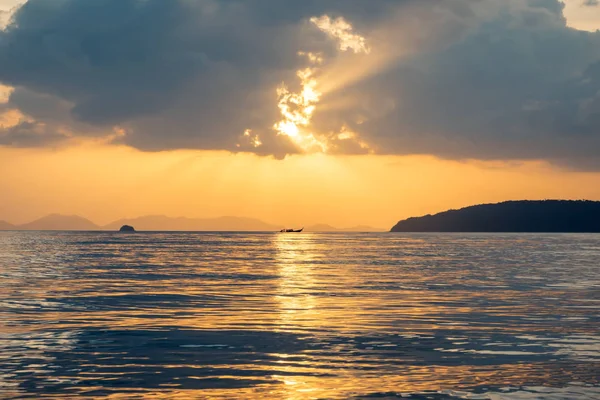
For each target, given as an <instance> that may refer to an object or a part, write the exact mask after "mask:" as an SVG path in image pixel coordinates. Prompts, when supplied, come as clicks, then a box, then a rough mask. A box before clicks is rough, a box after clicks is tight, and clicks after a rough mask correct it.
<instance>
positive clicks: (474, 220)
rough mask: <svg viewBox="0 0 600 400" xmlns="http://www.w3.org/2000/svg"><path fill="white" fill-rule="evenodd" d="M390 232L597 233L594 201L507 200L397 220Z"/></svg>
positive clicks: (599, 220) (599, 213)
mask: <svg viewBox="0 0 600 400" xmlns="http://www.w3.org/2000/svg"><path fill="white" fill-rule="evenodd" d="M392 232H565V233H566V232H600V202H598V201H567V200H544V201H507V202H504V203H498V204H482V205H477V206H472V207H467V208H463V209H460V210H450V211H446V212H442V213H439V214H436V215H426V216H424V217H419V218H409V219H406V220H404V221H400V222H398V224H396V226H394V227H393V228H392Z"/></svg>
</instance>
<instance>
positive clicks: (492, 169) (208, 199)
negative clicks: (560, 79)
mask: <svg viewBox="0 0 600 400" xmlns="http://www.w3.org/2000/svg"><path fill="white" fill-rule="evenodd" d="M0 170H1V171H2V174H0V193H2V196H0V219H2V220H7V221H9V222H13V223H22V222H26V221H29V220H32V219H34V218H37V217H40V216H43V215H45V214H48V213H62V214H79V215H82V216H85V217H88V218H90V219H91V220H93V221H94V222H97V223H101V224H103V223H108V222H111V221H112V220H116V219H118V218H121V217H136V216H141V215H148V214H165V215H169V216H188V217H216V216H222V215H235V216H247V217H256V218H260V219H263V220H265V221H266V222H271V223H276V224H284V225H290V226H301V225H310V224H313V223H329V224H332V225H334V226H339V227H347V226H352V225H357V224H368V225H372V226H375V227H381V228H389V227H391V226H392V225H393V224H394V223H395V222H397V220H398V219H401V218H405V217H409V216H414V215H421V214H424V213H431V212H437V211H443V210H445V209H448V208H453V207H462V206H467V205H471V204H475V203H481V202H496V201H501V200H507V199H544V198H565V199H580V198H586V199H596V200H600V185H598V183H599V182H600V174H598V173H582V172H569V171H564V170H560V169H557V168H556V167H552V166H549V165H547V164H545V163H542V162H526V163H515V162H511V163H503V162H490V163H484V162H479V161H472V162H466V161H465V162H457V161H443V160H438V159H435V158H432V157H424V156H410V157H399V156H393V157H387V156H372V155H369V156H343V157H342V156H326V155H310V156H294V157H288V158H287V159H285V160H275V159H272V158H267V157H258V156H255V155H248V154H238V155H233V154H229V153H226V152H218V153H217V152H200V151H177V152H161V153H144V152H140V151H137V150H133V149H130V148H126V147H114V146H110V147H108V146H102V145H82V146H80V147H70V148H65V149H55V150H50V149H43V150H42V149H39V150H32V149H27V150H25V149H0Z"/></svg>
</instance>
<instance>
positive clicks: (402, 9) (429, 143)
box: [0, 0, 600, 168]
mask: <svg viewBox="0 0 600 400" xmlns="http://www.w3.org/2000/svg"><path fill="white" fill-rule="evenodd" d="M562 10H563V5H562V3H561V2H559V1H558V0H506V1H502V2H499V1H497V0H479V1H476V2H474V1H471V0H448V1H439V0H437V1H436V0H419V1H417V0H373V1H369V2H365V1H364V0H306V1H302V2H298V1H295V0H244V1H242V0H201V1H188V0H171V1H163V0H143V1H142V0H97V1H93V2H91V1H85V0H55V1H52V2H49V1H45V0H29V1H28V2H27V3H26V4H25V5H23V6H22V7H21V8H20V9H19V10H18V11H17V12H16V14H14V16H13V18H12V23H11V24H9V25H8V27H7V28H6V29H5V30H3V31H1V32H0V82H2V83H3V84H5V85H10V86H12V87H15V88H16V90H15V91H14V92H13V94H12V95H11V96H10V98H9V100H8V103H7V104H6V105H5V106H4V108H5V109H11V110H19V112H21V113H22V114H23V115H25V116H27V118H28V121H29V122H28V123H30V124H40V125H39V126H44V129H40V128H39V127H38V128H36V129H37V130H35V131H36V133H35V134H36V135H38V136H35V138H40V137H44V136H48V138H50V139H52V140H58V138H63V139H64V138H65V137H66V138H67V139H68V138H70V137H78V136H86V137H111V138H113V139H114V140H115V141H118V142H121V143H125V144H127V145H130V146H134V147H136V148H139V149H142V150H148V151H158V150H165V149H179V148H194V149H211V150H214V149H219V150H229V151H250V152H256V153H258V154H261V155H275V156H277V157H282V156H284V155H285V154H291V153H296V152H303V151H306V150H307V148H309V147H310V149H311V151H312V150H314V148H317V149H322V148H323V146H304V147H303V146H301V145H299V144H300V143H301V142H299V141H297V140H296V141H295V140H293V138H292V137H290V136H289V135H282V134H278V130H277V129H275V127H276V126H277V125H276V124H277V123H278V122H280V121H281V109H280V106H281V94H282V92H281V88H282V83H284V84H285V87H286V88H287V90H288V92H287V93H288V94H294V93H302V90H303V87H304V88H306V80H304V81H303V78H302V77H301V76H299V75H298V72H299V71H306V69H307V68H309V69H310V71H311V74H312V75H311V79H312V78H314V79H315V84H314V89H315V90H316V91H318V92H319V94H320V96H319V98H318V101H316V102H309V103H310V104H309V103H307V104H305V105H304V107H313V106H314V110H313V109H308V112H309V113H310V120H309V123H308V124H307V126H306V127H304V128H303V129H306V134H307V135H313V136H314V137H315V138H316V139H317V140H318V141H319V142H320V141H323V140H324V141H326V142H327V146H325V147H326V148H327V151H328V152H332V153H365V152H376V153H381V154H433V155H437V156H441V157H447V158H475V159H529V158H535V159H547V160H550V161H553V162H557V163H561V164H565V165H569V166H576V167H577V166H580V167H582V168H598V167H600V156H599V155H598V154H600V130H599V129H598V128H599V127H600V125H599V123H600V99H599V98H598V96H599V95H598V93H600V72H599V71H600V67H599V65H600V64H599V62H600V46H599V45H600V33H591V32H582V31H577V30H574V29H572V28H569V27H567V26H566V21H565V18H564V16H563V13H562ZM311 21H312V22H311ZM309 54H310V55H312V56H313V57H317V58H318V59H319V60H320V61H319V62H318V63H316V62H315V60H316V58H314V59H312V60H311V59H309V58H307V55H309ZM278 89H279V92H278ZM304 111H307V109H305V110H304ZM280 127H281V126H280ZM31 129H32V127H31V126H23V127H21V128H19V129H17V128H14V130H19V132H21V133H19V134H17V133H14V132H11V133H10V134H9V133H7V132H6V129H5V130H4V133H2V131H0V138H2V137H3V138H4V139H0V140H1V142H0V143H2V144H4V145H11V144H13V143H17V142H20V143H23V145H25V144H26V143H27V140H21V141H18V140H16V139H15V138H17V137H21V138H27V137H30V136H31V134H29V136H28V135H27V134H26V132H29V131H30V130H31ZM115 130H118V131H119V132H121V134H119V135H116V136H115V135H114V132H115ZM248 132H250V133H248ZM9 136H10V137H11V138H12V139H11V140H8V139H7V138H8V137H9ZM52 140H50V141H52ZM65 140H66V139H65ZM36 143H43V140H40V141H38V142H36ZM259 143H260V144H259ZM319 151H320V150H319Z"/></svg>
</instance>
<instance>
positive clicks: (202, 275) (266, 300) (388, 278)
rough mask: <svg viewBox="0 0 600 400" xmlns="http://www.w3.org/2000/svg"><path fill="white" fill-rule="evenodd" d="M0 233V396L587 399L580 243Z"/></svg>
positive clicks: (592, 278) (588, 322) (592, 365)
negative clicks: (582, 385) (454, 392)
mask: <svg viewBox="0 0 600 400" xmlns="http://www.w3.org/2000/svg"><path fill="white" fill-rule="evenodd" d="M12 235H13V236H6V235H5V236H2V234H0V263H2V265H0V267H2V268H0V278H1V279H0V397H2V395H4V394H6V393H9V394H10V395H15V396H16V395H24V396H25V398H27V397H26V395H28V394H29V395H31V396H30V397H29V398H41V396H39V395H40V394H41V393H42V392H43V387H44V385H46V386H47V387H54V386H53V385H58V384H59V383H60V382H63V383H65V382H66V383H68V384H70V387H72V389H73V391H72V392H69V393H70V394H74V396H73V397H77V395H81V394H82V393H87V392H90V393H94V391H98V393H102V395H100V394H98V395H97V396H95V395H90V396H88V398H95V397H103V396H104V395H106V398H114V399H125V398H150V399H152V398H157V399H159V398H161V399H162V398H180V399H195V398H207V397H214V398H247V399H260V398H273V399H286V400H296V399H298V400H299V399H307V398H308V399H311V398H347V397H350V396H353V395H365V394H374V393H384V392H393V393H415V392H420V391H431V390H433V391H441V390H450V389H461V390H462V389H465V390H469V389H472V388H478V387H483V386H486V387H493V388H495V389H496V390H499V388H502V387H519V386H539V387H544V386H547V387H549V388H550V390H553V389H552V388H553V387H554V388H558V387H561V388H564V387H569V384H570V382H575V381H578V382H586V383H587V384H588V385H589V386H588V387H587V388H586V389H582V390H585V391H587V392H586V393H587V394H590V393H591V395H590V396H589V398H594V397H593V396H595V395H596V394H598V398H600V393H599V391H600V382H599V379H600V378H599V377H598V376H597V374H595V375H594V371H598V370H600V332H599V331H598V325H597V324H596V322H597V321H598V320H600V313H599V311H600V299H598V298H597V293H598V292H597V287H600V286H598V285H597V283H595V282H600V281H599V280H598V279H597V277H598V273H599V271H598V269H597V259H598V255H599V251H600V246H598V245H597V244H598V239H597V238H589V237H573V238H568V237H565V238H561V239H560V241H559V240H558V239H556V238H554V237H548V238H537V237H523V236H515V237H512V236H508V237H503V238H494V237H491V236H475V237H462V236H457V237H452V236H440V237H433V236H430V237H420V236H416V237H403V236H395V235H342V234H339V235H333V234H332V235H328V234H313V233H301V234H296V233H295V234H272V235H269V234H260V235H240V234H237V235H236V234H202V235H199V234H197V235H193V234H189V235H188V234H185V235H182V234H180V235H177V234H156V235H144V234H142V235H132V236H110V235H108V234H45V233H44V234H41V233H18V234H12ZM3 240H4V242H3ZM582 243H583V244H582ZM583 247H585V248H583ZM565 254H568V255H569V260H570V263H566V262H565ZM584 281H585V282H586V285H582V283H581V282H584ZM3 362H4V363H3ZM171 371H176V372H175V373H173V372H171ZM171 373H172V374H173V376H171V375H169V374H171ZM161 376H162V380H161V381H160V382H161V383H160V385H155V386H153V384H154V383H155V380H157V379H159V378H160V377H161ZM144 379H145V380H144ZM2 381H4V382H2ZM40 382H42V384H40V386H39V387H38V388H37V389H35V390H34V389H32V388H34V386H35V385H33V383H38V384H39V383H40ZM57 382H58V383H57ZM21 383H23V384H22V385H21ZM113 383H114V385H113ZM3 385H4V386H3ZM203 385H204V386H205V387H204V388H202V389H198V387H202V386H203ZM36 390H37V391H36ZM63 390H71V389H64V388H63ZM557 390H558V389H557ZM28 391H30V392H28ZM47 394H48V395H47V396H45V397H54V398H60V399H62V398H69V396H65V392H64V391H61V390H57V391H56V393H47ZM532 396H533V395H531V396H530V397H532ZM525 397H527V394H525ZM563 397H564V398H569V396H563Z"/></svg>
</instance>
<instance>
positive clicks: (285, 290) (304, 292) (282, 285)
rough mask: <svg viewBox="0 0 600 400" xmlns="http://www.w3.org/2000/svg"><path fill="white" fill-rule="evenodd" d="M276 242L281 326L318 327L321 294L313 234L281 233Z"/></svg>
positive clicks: (285, 327) (284, 327)
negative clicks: (317, 288) (315, 272)
mask: <svg viewBox="0 0 600 400" xmlns="http://www.w3.org/2000/svg"><path fill="white" fill-rule="evenodd" d="M274 245H275V249H276V252H277V255H276V258H277V271H278V275H279V279H278V280H277V285H278V287H277V294H276V295H275V298H276V299H277V301H278V302H279V307H280V313H279V324H280V328H281V329H282V330H287V329H289V328H290V327H292V328H298V327H299V328H308V329H310V328H313V327H315V326H317V327H318V326H319V325H320V323H321V322H322V321H320V313H319V309H318V298H317V297H316V296H315V295H314V293H313V287H314V285H315V280H314V278H313V269H314V268H315V265H314V264H313V263H312V262H313V261H314V259H315V253H314V251H315V247H316V244H315V238H314V234H310V233H301V234H297V233H292V234H285V233H283V234H279V235H276V236H275V238H274Z"/></svg>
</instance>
